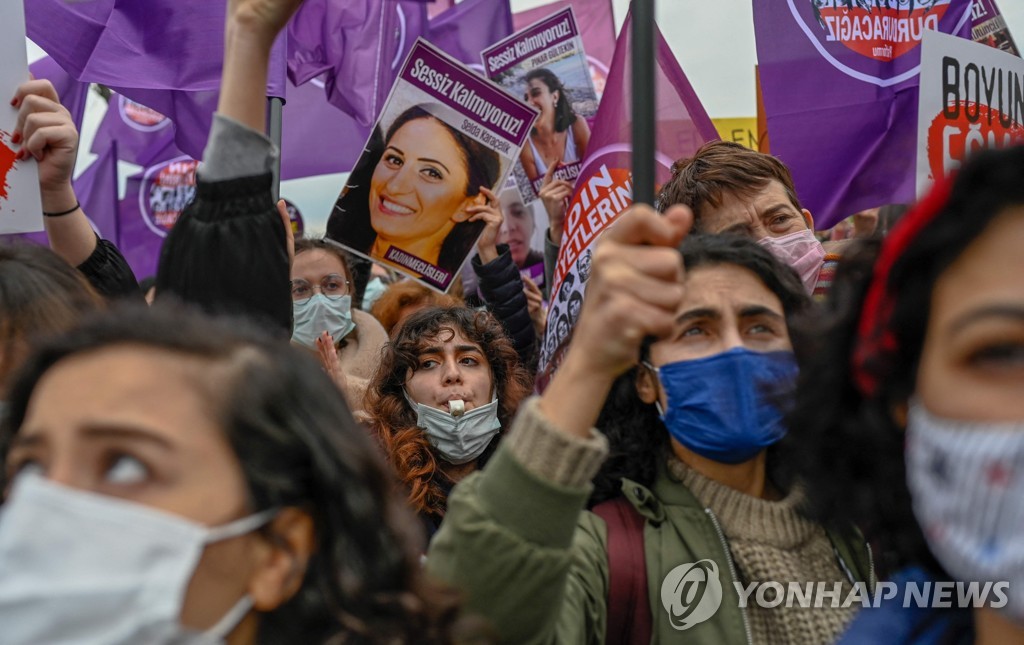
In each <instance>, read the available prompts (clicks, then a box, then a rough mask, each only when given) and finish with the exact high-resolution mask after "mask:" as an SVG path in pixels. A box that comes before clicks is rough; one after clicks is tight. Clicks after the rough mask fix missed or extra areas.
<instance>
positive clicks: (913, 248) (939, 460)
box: [793, 147, 1024, 645]
mask: <svg viewBox="0 0 1024 645" xmlns="http://www.w3.org/2000/svg"><path fill="white" fill-rule="evenodd" d="M1022 174H1024V149H1021V148H1019V147H1018V148H1013V149H1009V150H1005V151H1001V152H985V153H978V154H977V155H976V156H975V157H973V158H972V159H971V160H970V161H968V162H967V163H965V164H964V166H963V168H962V169H961V170H960V171H959V173H958V174H957V175H956V176H955V177H954V178H952V179H947V180H943V181H941V182H939V183H938V184H937V185H936V187H935V188H934V189H933V190H932V192H931V194H930V195H929V196H928V197H926V198H925V199H924V200H923V201H922V202H921V203H920V204H918V205H917V206H916V207H915V208H914V209H912V210H911V211H910V212H909V213H907V215H905V216H904V217H903V218H902V219H901V220H900V222H899V223H898V224H897V225H896V227H895V228H894V229H893V230H892V231H891V232H890V233H889V235H888V236H887V237H886V239H885V241H884V242H882V243H881V246H880V249H879V247H878V245H879V243H878V242H874V243H873V246H872V247H871V248H869V249H867V250H862V251H861V252H859V253H849V254H848V255H847V257H848V258H849V259H848V261H849V262H850V265H849V266H846V267H843V268H841V274H840V275H839V276H837V283H836V287H835V288H834V291H833V296H832V298H833V299H832V302H831V307H830V310H831V311H832V316H831V319H830V320H829V321H828V322H829V326H828V327H827V328H826V329H827V331H826V334H825V335H824V336H823V338H822V341H821V343H820V345H819V346H818V347H817V348H816V352H815V355H816V356H817V360H816V361H814V362H813V363H812V364H810V365H809V366H808V371H807V378H806V381H805V382H804V383H803V384H802V387H801V388H800V391H799V394H798V402H797V407H796V409H795V411H794V416H793V428H794V430H797V429H799V432H800V437H801V442H802V445H803V447H804V448H805V451H804V452H805V457H806V458H805V459H804V460H803V461H804V462H805V463H804V464H803V466H802V470H803V471H804V472H805V473H806V476H807V478H808V479H809V485H808V490H809V492H810V493H811V494H810V502H812V508H813V510H814V511H815V512H816V513H817V515H819V516H820V517H821V518H823V519H827V520H835V519H839V520H847V521H849V520H852V521H855V522H857V523H859V524H860V525H861V526H863V527H864V529H865V532H866V533H868V537H869V538H871V539H873V540H875V541H876V542H877V543H878V544H880V545H881V546H882V547H883V549H884V555H885V557H884V558H883V563H884V564H885V565H886V566H885V569H886V572H885V573H886V574H890V575H891V576H892V578H891V581H892V582H894V583H896V585H895V587H894V590H895V593H894V595H892V597H891V600H889V601H888V602H886V603H884V604H883V605H882V607H881V608H877V609H876V608H871V609H864V610H862V611H861V614H860V615H859V616H858V618H857V619H856V620H855V622H854V623H853V625H852V626H851V627H850V630H849V632H848V633H847V634H846V636H845V637H844V639H843V640H842V641H841V642H843V643H880V642H885V643H940V642H941V643H961V642H967V643H975V644H979V645H990V644H995V643H1020V642H1024V397H1022V396H1021V394H1022V393H1024V361H1022V358H1024V282H1022V281H1021V276H1022V275H1024V255H1022V254H1021V252H1020V248H1021V246H1020V245H1021V244H1022V243H1024V184H1022V183H1021V180H1020V178H1021V176H1022ZM875 249H879V250H877V251H875ZM940 584H942V585H943V586H945V587H946V588H947V591H949V592H950V593H949V594H948V597H945V598H941V597H939V598H936V595H937V591H936V593H933V594H928V597H927V598H926V599H925V600H924V601H923V605H922V606H919V602H918V601H917V600H915V599H912V598H911V599H909V600H908V595H907V594H908V593H909V591H910V590H911V589H914V588H916V589H918V590H920V589H922V588H924V587H925V585H928V586H930V587H931V588H932V589H935V590H938V589H939V587H938V585H940ZM972 586H973V587H974V588H975V590H976V591H977V592H978V594H979V597H978V602H976V603H972V602H970V601H968V602H964V601H963V600H961V597H960V596H961V594H968V593H970V589H971V587H972Z"/></svg>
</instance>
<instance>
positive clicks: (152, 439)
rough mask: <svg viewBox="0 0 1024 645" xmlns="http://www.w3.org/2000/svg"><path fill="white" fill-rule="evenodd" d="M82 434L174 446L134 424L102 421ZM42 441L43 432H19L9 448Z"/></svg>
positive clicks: (167, 446)
mask: <svg viewBox="0 0 1024 645" xmlns="http://www.w3.org/2000/svg"><path fill="white" fill-rule="evenodd" d="M82 434H83V435H85V436H86V437H89V438H95V439H127V440H129V441H145V442H148V443H152V444H156V445H158V446H160V447H161V448H163V449H164V450H173V449H174V446H173V445H172V444H171V442H170V441H168V440H167V439H166V438H165V437H162V436H160V435H158V434H156V433H153V432H149V431H147V430H142V429H140V428H137V427H135V426H127V425H124V426H122V425H117V424H109V423H104V424H102V425H101V424H97V425H91V426H86V427H84V428H83V429H82ZM43 443H46V437H45V435H44V434H43V433H39V432H37V433H34V434H30V435H26V434H22V433H19V434H17V435H15V436H14V439H13V440H12V441H11V449H12V450H13V449H14V448H31V447H33V446H37V445H41V444H43Z"/></svg>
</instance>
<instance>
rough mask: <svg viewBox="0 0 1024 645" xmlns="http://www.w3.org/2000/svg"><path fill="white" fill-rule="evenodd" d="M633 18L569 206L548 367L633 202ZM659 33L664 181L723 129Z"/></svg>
mask: <svg viewBox="0 0 1024 645" xmlns="http://www.w3.org/2000/svg"><path fill="white" fill-rule="evenodd" d="M631 20H632V17H631V16H626V22H625V24H624V25H623V27H622V31H621V32H619V40H618V44H617V45H616V47H615V55H614V57H613V59H612V64H611V69H610V71H609V74H608V85H607V87H606V89H605V95H604V99H603V100H602V101H601V107H600V108H599V109H598V111H597V116H596V117H595V121H594V128H593V134H592V136H591V138H590V145H589V147H588V148H587V156H586V158H585V159H584V161H583V164H582V167H581V169H580V173H579V177H578V179H577V180H576V193H575V195H573V198H572V201H571V202H570V203H569V209H568V211H567V212H566V217H565V234H564V236H563V238H562V246H561V248H560V250H559V253H558V264H557V265H556V266H555V273H554V276H553V278H552V286H551V292H550V294H551V295H550V307H549V309H548V324H547V332H546V336H545V339H544V346H543V347H542V348H541V351H542V354H541V356H542V358H541V363H542V369H545V368H546V367H547V366H548V365H558V363H559V362H560V361H561V355H562V353H563V352H564V349H565V347H566V345H567V344H568V339H569V337H570V335H571V333H572V329H573V328H574V327H575V325H576V321H577V319H578V318H579V314H580V308H581V307H582V305H583V297H584V294H585V292H586V286H587V281H588V280H589V279H590V270H591V259H592V257H593V245H594V243H595V242H596V241H597V238H598V237H599V236H600V234H601V233H602V232H603V231H604V230H605V229H607V228H608V227H609V226H611V225H612V223H613V222H615V220H616V219H617V218H618V216H619V214H620V213H622V212H623V211H624V210H625V209H626V208H628V207H629V206H630V205H632V203H633V174H632V167H633V145H632V127H633V118H632V96H633V93H632V89H633V88H632V74H631V72H630V49H631V48H630V43H631V33H630V28H629V25H630V21H631ZM657 37H658V39H657V43H656V57H657V68H656V70H655V78H656V84H657V96H655V97H653V100H654V101H655V118H656V119H657V125H656V132H657V138H656V141H657V150H656V160H657V163H656V164H655V170H656V172H657V177H656V182H657V183H658V184H659V185H660V184H662V183H664V182H666V181H667V180H668V179H669V178H670V177H671V168H672V164H673V163H674V162H675V161H676V160H677V159H680V158H684V157H689V156H691V155H692V154H693V153H694V152H696V151H697V149H698V148H700V147H701V146H702V145H704V144H705V143H707V142H708V141H712V140H715V139H718V133H717V132H716V131H715V126H714V124H713V123H712V122H711V119H710V118H709V117H708V115H707V112H705V111H704V107H703V106H702V105H701V103H700V100H699V99H698V98H697V94H696V93H695V92H694V91H693V87H692V86H691V85H690V82H689V81H688V80H687V78H686V75H685V74H684V73H683V70H682V68H680V67H679V63H678V62H677V61H676V58H675V56H674V55H673V54H672V50H671V49H670V48H669V46H668V43H666V42H665V39H664V38H662V36H661V32H660V31H658V32H657ZM541 385H542V386H543V385H544V384H543V383H541Z"/></svg>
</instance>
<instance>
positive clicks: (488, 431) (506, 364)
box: [366, 307, 530, 532]
mask: <svg viewBox="0 0 1024 645" xmlns="http://www.w3.org/2000/svg"><path fill="white" fill-rule="evenodd" d="M529 391H530V380H529V376H528V374H527V372H526V371H525V370H524V369H523V368H522V367H521V366H520V363H519V358H518V356H517V354H516V350H515V348H514V347H513V346H512V342H511V341H510V340H509V339H508V336H507V335H506V334H505V331H504V330H503V328H502V326H501V323H499V322H498V321H497V320H495V319H494V317H493V316H491V315H490V314H487V313H484V312H478V311H474V310H473V309H468V308H466V307H447V308H430V309H425V310H422V311H419V312H417V313H415V314H413V315H411V316H409V317H408V318H407V319H405V321H404V322H403V323H402V325H401V326H399V327H398V329H397V331H396V332H395V334H394V335H393V336H392V339H391V343H390V344H389V345H388V346H387V348H386V349H385V351H384V356H383V359H382V361H381V363H380V367H379V368H378V370H377V373H376V375H375V376H374V378H373V380H372V381H371V383H370V388H369V390H368V392H367V399H366V403H367V405H366V411H367V412H368V413H369V415H370V417H371V421H370V424H371V427H372V428H373V430H374V432H375V434H376V436H377V438H378V439H379V441H380V443H381V445H382V446H383V447H384V452H385V454H386V455H387V458H388V461H390V462H391V465H392V466H393V467H394V469H395V471H396V472H397V473H398V476H399V479H401V480H402V482H403V483H404V484H405V486H406V488H407V489H408V493H409V503H410V505H411V506H412V508H413V509H414V510H416V511H417V512H418V513H419V514H420V515H421V517H423V519H424V521H425V522H426V523H427V526H428V528H429V530H430V531H431V532H433V531H434V530H436V529H437V526H438V525H439V524H440V522H441V519H442V518H443V517H444V514H445V509H446V507H447V500H448V493H449V491H450V490H451V488H452V486H454V485H455V483H456V482H458V481H459V480H461V479H462V478H463V477H465V476H466V475H468V474H469V473H471V472H473V471H475V470H477V469H478V468H479V467H481V466H482V465H483V464H484V463H486V461H487V459H488V458H489V457H490V456H491V454H492V453H493V452H494V449H495V448H496V447H497V444H498V441H497V440H498V439H499V438H500V436H501V432H502V428H507V427H508V424H509V422H510V421H511V419H512V417H513V415H514V414H515V412H516V409H517V408H518V407H519V402H520V401H522V400H523V398H524V397H525V396H526V395H527V394H528V393H529Z"/></svg>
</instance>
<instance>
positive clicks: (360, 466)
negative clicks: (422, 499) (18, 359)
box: [0, 304, 455, 643]
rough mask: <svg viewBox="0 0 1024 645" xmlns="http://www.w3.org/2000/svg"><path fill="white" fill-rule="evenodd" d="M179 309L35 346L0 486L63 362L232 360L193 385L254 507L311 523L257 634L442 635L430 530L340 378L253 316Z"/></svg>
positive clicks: (128, 317)
mask: <svg viewBox="0 0 1024 645" xmlns="http://www.w3.org/2000/svg"><path fill="white" fill-rule="evenodd" d="M183 309H185V308H184V307H180V306H178V307H176V308H173V309H172V308H171V307H168V306H166V305H165V304H160V305H157V306H155V307H153V308H144V307H137V306H136V307H131V308H124V309H120V310H116V311H114V312H113V313H112V314H111V315H108V316H103V317H99V318H96V319H94V320H92V321H90V322H87V323H85V324H83V325H82V326H81V327H79V328H77V329H75V330H74V331H71V332H70V333H68V334H66V335H65V336H63V337H62V338H59V339H56V340H54V341H52V342H50V343H49V344H47V345H46V346H45V347H42V348H41V349H40V350H39V351H38V352H37V353H35V354H34V356H32V358H30V359H29V361H27V363H26V364H25V366H24V367H23V369H22V370H21V372H20V374H19V375H18V378H17V380H16V381H15V383H14V386H13V388H12V389H11V398H10V401H9V409H8V415H7V417H6V418H5V419H4V420H3V424H2V425H0V457H2V459H0V485H6V484H7V483H8V481H7V478H8V473H7V472H6V471H5V469H4V466H3V463H4V462H5V460H6V455H7V453H8V450H9V448H10V444H11V440H12V438H13V437H14V436H15V435H16V434H17V433H18V431H19V429H20V428H21V425H22V423H23V422H24V420H25V415H26V411H27V409H28V405H29V402H30V400H31V398H32V394H33V392H34V390H35V389H36V387H37V386H38V384H39V382H40V380H41V379H42V378H43V377H44V376H45V375H46V374H47V373H48V372H49V371H50V370H52V369H53V368H54V367H55V366H57V365H58V364H59V363H61V362H62V361H65V360H66V359H68V358H70V357H73V356H78V355H82V354H87V353H92V352H97V351H101V350H103V349H105V348H109V347H117V346H124V345H136V346H139V345H141V346H145V347H150V348H155V349H159V350H163V351H167V352H169V353H173V354H175V355H177V356H182V357H191V358H195V359H198V360H204V361H208V362H209V363H211V364H213V365H219V366H222V367H223V368H224V369H223V370H216V374H217V377H216V381H214V380H213V378H211V379H208V380H207V381H204V382H200V383H196V385H195V387H197V388H200V389H202V390H203V392H204V393H206V394H208V395H209V396H210V398H211V399H212V400H213V401H214V405H216V408H214V409H215V410H217V411H216V412H215V414H218V415H219V416H220V423H221V425H222V427H223V428H224V432H225V434H226V436H227V440H228V442H229V443H230V445H231V447H232V449H233V451H234V453H235V455H236V456H237V458H238V461H239V463H240V465H241V468H242V471H243V474H244V477H245V479H246V482H247V484H248V492H249V495H250V496H251V499H250V502H251V506H252V508H253V509H254V510H255V509H260V510H262V509H270V508H283V507H298V508H300V509H302V510H304V511H305V512H308V513H309V514H310V515H311V516H312V518H313V522H314V527H315V537H316V540H315V544H316V550H315V552H314V553H313V556H312V558H311V559H310V561H309V563H308V566H307V568H306V571H305V577H304V579H303V582H302V586H301V588H300V589H299V591H298V592H297V594H296V595H295V596H294V597H293V598H291V599H290V600H289V601H288V602H287V603H285V604H284V605H282V606H281V607H280V608H278V609H276V610H274V611H272V612H268V613H265V614H262V615H261V621H260V627H259V639H258V641H259V642H260V643H313V642H325V641H326V640H328V639H330V638H332V637H337V636H338V635H339V634H344V635H345V638H346V640H345V642H356V643H377V642H389V643H390V642H395V641H396V640H400V641H404V642H423V641H424V640H426V641H430V642H440V641H443V640H445V636H444V634H443V633H442V632H443V631H444V630H443V629H442V627H441V626H442V624H443V622H444V621H450V619H451V618H452V616H453V615H454V611H455V604H454V603H451V602H450V598H446V596H445V593H446V592H445V593H439V592H438V590H428V589H426V587H425V586H424V585H425V582H424V580H423V578H422V575H421V566H420V563H419V552H420V550H421V549H422V534H421V533H420V532H419V531H418V526H417V523H416V521H415V519H414V518H413V517H412V516H411V514H410V513H409V512H408V510H407V509H406V508H405V506H404V504H403V503H402V500H401V499H400V498H399V497H398V496H397V495H395V494H394V482H393V479H392V477H391V474H390V472H389V470H388V469H387V467H386V466H385V465H384V463H383V462H382V461H381V459H380V457H379V454H378V453H377V450H376V449H375V446H374V445H373V443H372V441H371V440H370V439H369V437H367V435H366V433H365V431H363V430H362V429H360V427H359V426H357V425H356V423H355V421H354V420H353V419H352V416H351V414H350V413H349V410H348V408H347V406H346V404H345V400H344V397H342V396H339V393H338V391H337V389H336V387H335V386H334V384H333V383H332V382H331V380H330V379H329V378H328V377H327V376H326V375H325V374H324V373H323V371H322V370H321V369H319V367H318V366H317V365H316V363H315V362H314V360H313V359H312V358H310V357H309V356H307V355H306V354H305V353H304V352H302V351H301V350H298V349H295V348H293V347H290V346H289V344H288V343H285V342H281V341H278V340H273V339H268V338H267V337H266V336H265V335H264V334H263V333H259V332H256V331H253V330H252V329H250V328H249V327H248V326H247V325H246V324H245V322H244V321H233V320H226V321H212V320H210V319H208V318H205V317H202V316H199V315H197V314H194V313H191V312H188V311H183ZM225 372H226V373H227V374H228V375H229V376H228V377H227V378H225V377H224V375H225ZM264 530H265V531H266V530H267V529H264ZM446 602H448V603H449V604H447V605H446V604H445V603H446Z"/></svg>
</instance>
